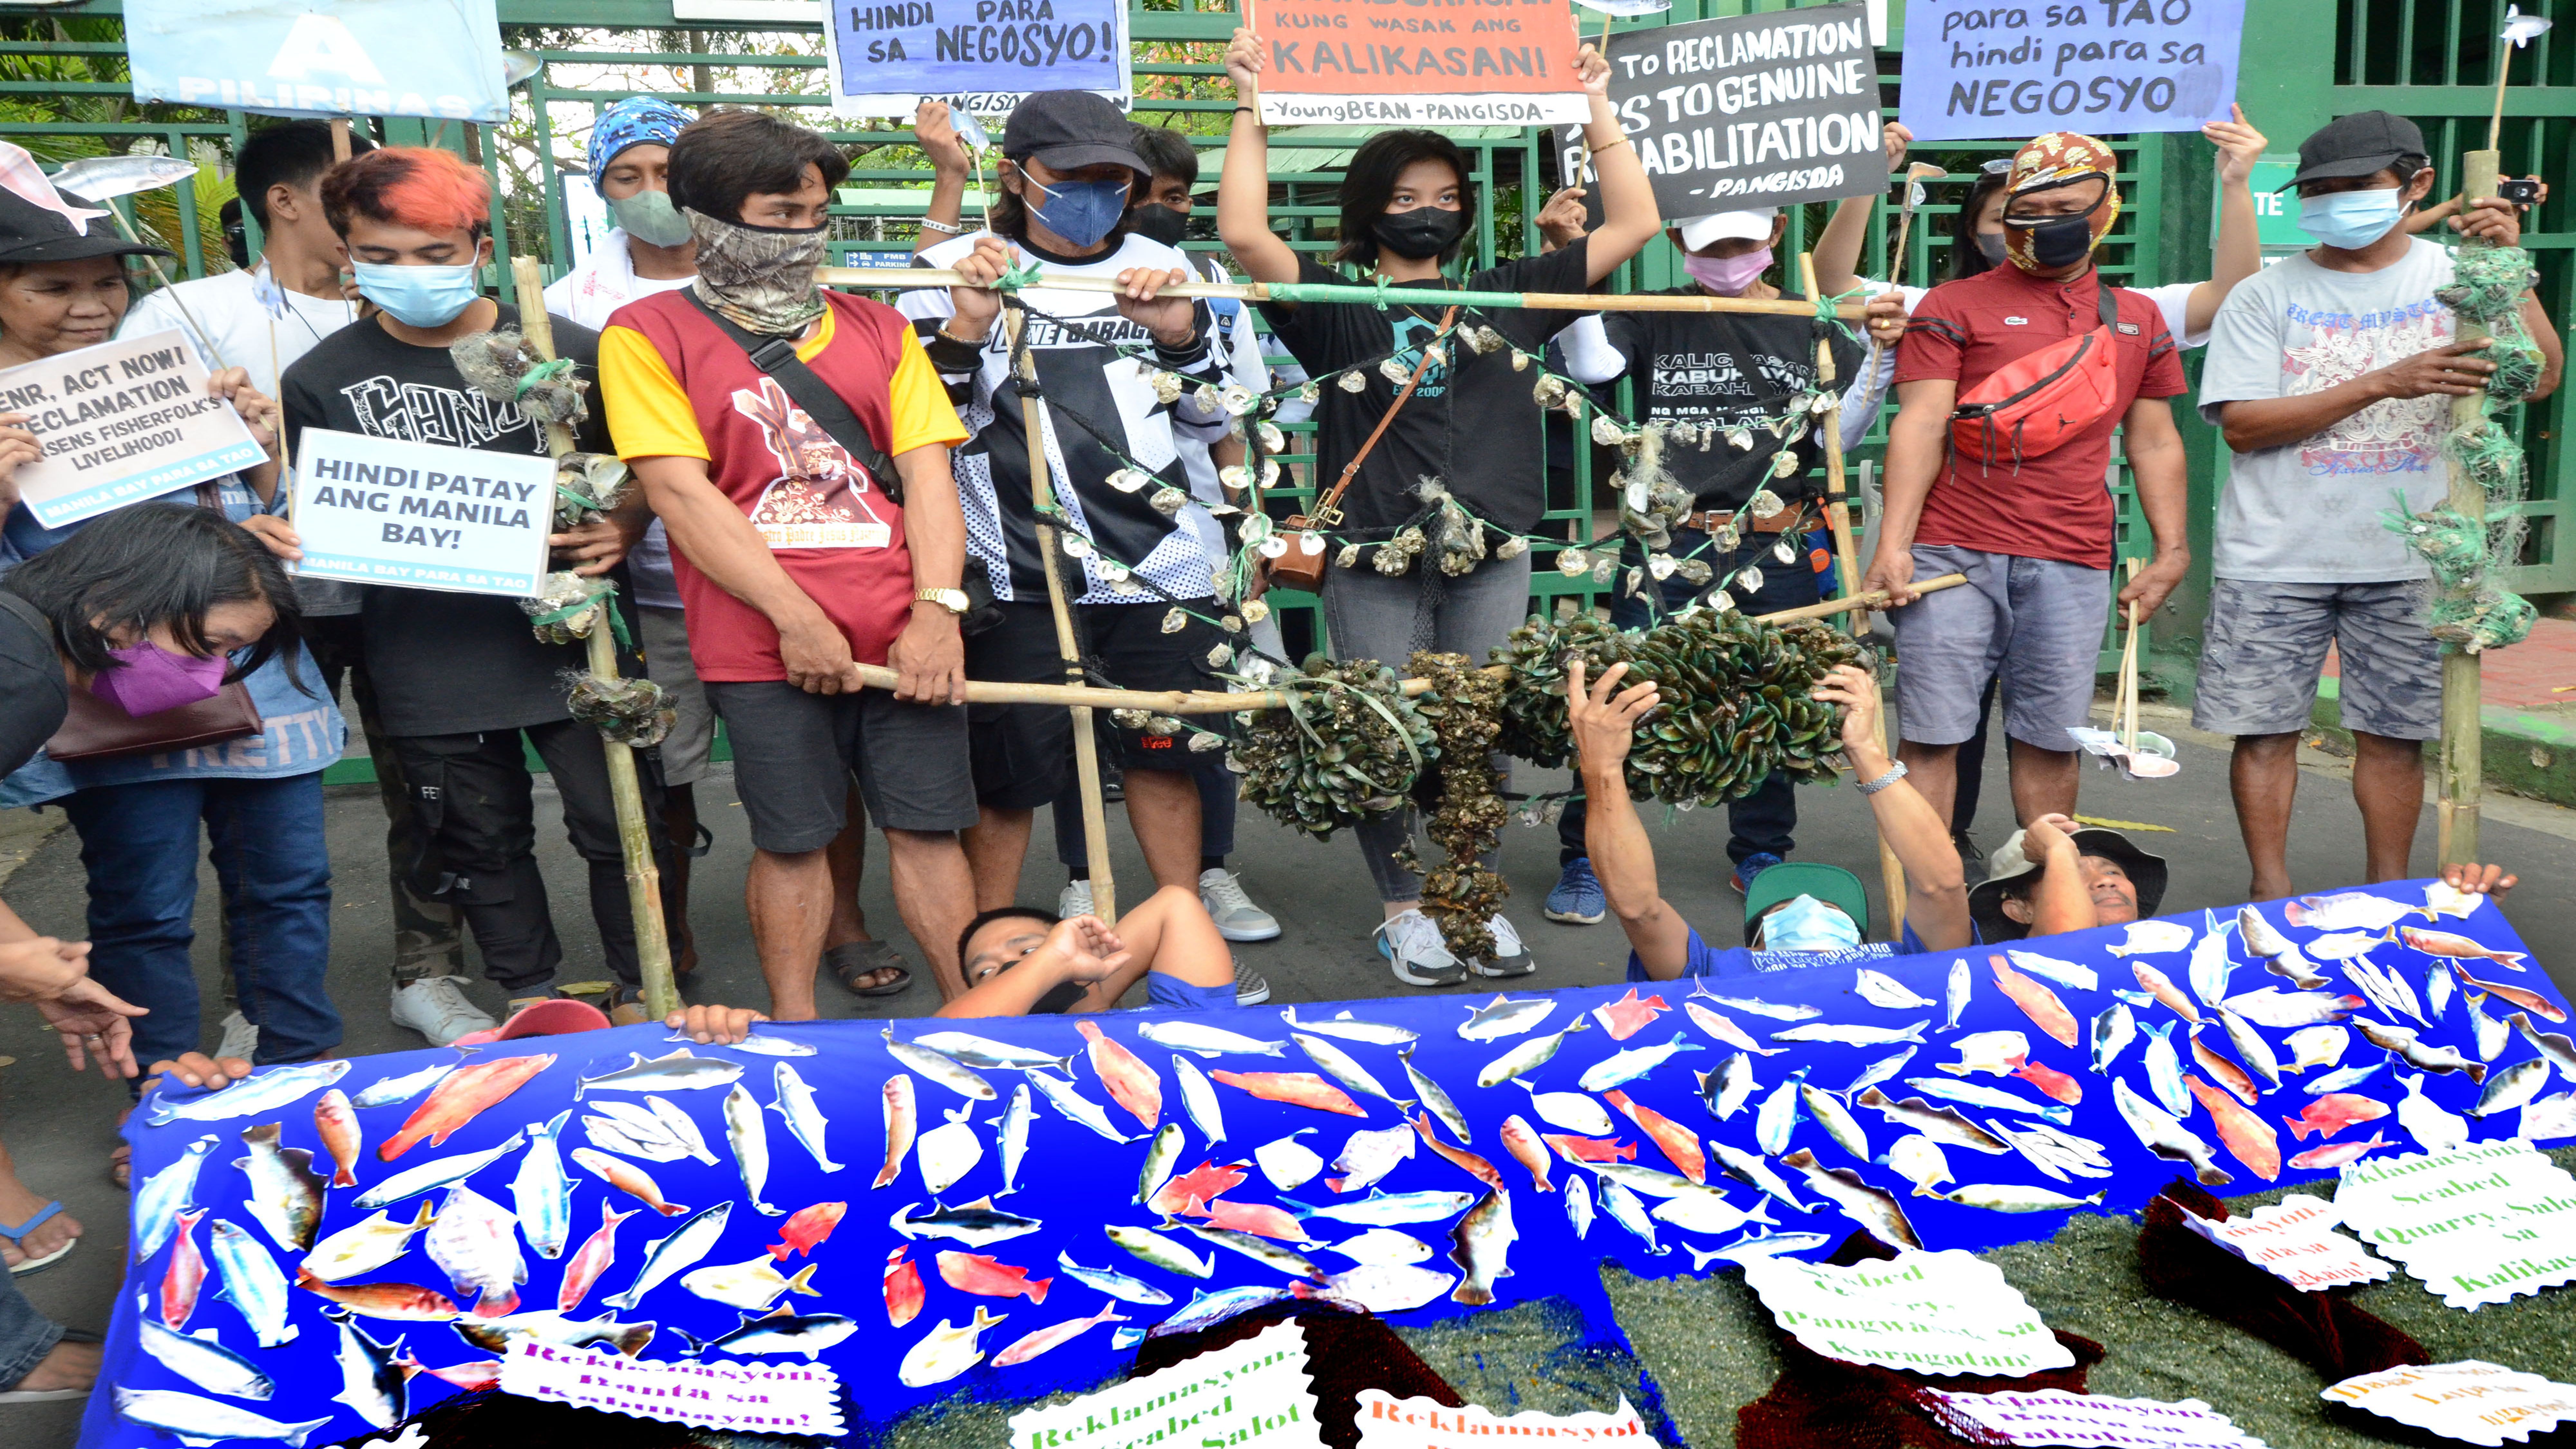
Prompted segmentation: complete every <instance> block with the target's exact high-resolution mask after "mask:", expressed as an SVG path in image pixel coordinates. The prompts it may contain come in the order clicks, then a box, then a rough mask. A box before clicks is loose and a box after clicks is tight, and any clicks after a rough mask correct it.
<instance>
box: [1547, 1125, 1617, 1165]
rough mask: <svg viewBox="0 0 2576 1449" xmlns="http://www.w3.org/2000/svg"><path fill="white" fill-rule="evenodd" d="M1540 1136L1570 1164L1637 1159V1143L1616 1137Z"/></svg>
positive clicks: (1548, 1134) (1559, 1133) (1556, 1134)
mask: <svg viewBox="0 0 2576 1449" xmlns="http://www.w3.org/2000/svg"><path fill="white" fill-rule="evenodd" d="M1539 1136H1540V1138H1541V1139H1543V1140H1544V1141H1545V1142H1546V1143H1547V1145H1548V1146H1550V1147H1553V1148H1555V1149H1556V1150H1557V1154H1558V1155H1559V1156H1561V1157H1563V1158H1564V1159H1565V1160H1566V1161H1568V1162H1617V1161H1619V1160H1621V1159H1622V1158H1625V1159H1627V1160H1629V1161H1631V1162H1633V1161H1635V1160H1636V1157H1637V1144H1636V1143H1634V1142H1622V1141H1620V1140H1619V1139H1618V1138H1616V1137H1575V1136H1570V1135H1568V1134H1566V1133H1563V1132H1542V1133H1540V1134H1539Z"/></svg>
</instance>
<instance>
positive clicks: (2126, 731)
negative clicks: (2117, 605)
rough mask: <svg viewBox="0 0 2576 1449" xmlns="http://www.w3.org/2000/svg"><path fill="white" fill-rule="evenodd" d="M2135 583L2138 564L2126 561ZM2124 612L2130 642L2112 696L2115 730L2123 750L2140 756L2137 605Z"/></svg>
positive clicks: (2131, 604) (2133, 602)
mask: <svg viewBox="0 0 2576 1449" xmlns="http://www.w3.org/2000/svg"><path fill="white" fill-rule="evenodd" d="M2123 562H2125V563H2126V564H2127V565H2128V571H2129V578H2130V580H2131V581H2132V582H2134V581H2136V579H2137V577H2138V561H2137V560H2136V559H2127V560H2124V561H2123ZM2122 612H2124V613H2126V614H2127V615H2128V616H2129V627H2128V629H2127V630H2126V631H2125V632H2126V633H2127V634H2128V638H2127V639H2126V640H2125V641H2124V642H2122V644H2121V646H2120V690H2119V693H2117V694H2115V695H2113V696H2112V699H2111V714H2112V726H2113V728H2115V729H2117V730H2119V732H2120V747H2121V748H2122V749H2125V750H2127V751H2128V752H2129V753H2130V754H2133V755H2134V754H2136V753H2137V752H2138V603H2137V601H2136V600H2135V599H2132V600H2130V601H2129V604H2128V607H2127V608H2126V609H2125V610H2123V611H2122Z"/></svg>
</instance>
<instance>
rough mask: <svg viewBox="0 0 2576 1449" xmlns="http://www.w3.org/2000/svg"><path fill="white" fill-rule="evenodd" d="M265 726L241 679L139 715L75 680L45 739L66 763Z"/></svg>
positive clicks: (187, 744) (164, 749)
mask: <svg viewBox="0 0 2576 1449" xmlns="http://www.w3.org/2000/svg"><path fill="white" fill-rule="evenodd" d="M266 728H268V725H267V723H266V722H265V721H263V720H262V719H261V718H260V717H259V706H258V705H256V704H253V703H251V698H250V688H249V686H247V685H245V684H243V683H241V682H240V681H239V680H235V681H233V682H232V683H230V684H227V685H225V686H224V687H223V689H222V691H221V692H219V693H217V694H216V695H215V697H214V698H212V699H201V700H198V701H197V702H196V703H194V704H183V705H180V706H178V707H176V708H174V709H164V710H156V711H155V712H153V713H151V714H147V715H141V716H136V715H130V714H127V713H126V712H125V711H124V710H122V709H119V708H117V707H116V706H115V705H113V704H110V703H108V702H107V701H106V700H103V699H101V698H99V697H98V696H97V695H95V694H92V693H90V692H89V689H88V688H87V687H86V686H84V685H78V684H75V685H73V686H72V694H71V711H70V713H68V714H66V715H64V716H63V727H62V728H61V729H59V730H56V731H54V737H53V738H52V739H50V740H47V741H45V754H46V755H47V757H49V758H51V759H55V760H60V761H64V762H66V763H68V762H70V761H73V760H117V759H123V758H125V757H126V756H128V755H158V754H166V753H168V752H170V751H173V750H189V749H195V748H197V747H198V746H200V745H216V744H221V743H223V742H224V741H226V740H237V739H240V738H241V737H242V736H244V735H255V734H258V733H260V732H261V731H262V730H265V729H266Z"/></svg>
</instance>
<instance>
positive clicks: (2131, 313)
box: [1896, 265, 2185, 569]
mask: <svg viewBox="0 0 2576 1449" xmlns="http://www.w3.org/2000/svg"><path fill="white" fill-rule="evenodd" d="M2100 275H2101V274H2100V271H2099V270H2098V269H2091V270H2087V271H2086V272H2085V273H2084V275H2082V276H2080V277H2077V278H2076V279H2074V280H2073V281H2071V282H2054V281H2049V280H2046V279H2044V278H2039V277H2033V276H2031V275H2030V274H2029V273H2027V272H2024V271H2023V270H2022V269H2021V268H2019V267H2015V266H2011V265H2005V266H2000V267H1996V268H1994V269H1993V270H1991V271H1988V272H1985V273H1982V274H1980V275H1978V276H1974V277H1970V278H1967V279H1966V280H1964V281H1957V282H1944V283H1942V284H1941V285H1940V286H1937V287H1934V288H1933V289H1932V290H1931V292H1930V293H1928V294H1927V295H1925V297H1924V298H1923V300H1922V302H1921V303H1920V304H1918V305H1917V306H1916V307H1915V309H1914V314H1913V316H1912V318H1911V319H1910V320H1908V321H1907V323H1906V326H1905V340H1904V341H1903V342H1901V343H1900V344H1898V346H1897V349H1896V384H1897V385H1898V386H1899V387H1902V386H1903V385H1905V384H1906V383H1909V382H1928V381H1934V380H1946V381H1950V382H1955V383H1957V384H1958V385H1959V392H1960V394H1961V395H1962V396H1964V395H1966V393H1967V391H1968V389H1970V388H1972V387H1975V386H1976V385H1977V384H1978V383H1979V382H1982V381H1984V380H1985V379H1986V378H1988V377H1990V376H1992V375H1993V374H1995V373H1996V372H1998V371H2000V370H2002V369H2003V368H2004V367H2005V366H2006V365H2007V364H2010V363H2012V362H2015V361H2018V360H2019V359H2021V358H2023V357H2025V356H2027V355H2029V354H2031V353H2033V352H2037V351H2038V350H2040V349H2041V348H2043V347H2046V346H2048V345H2049V344H2050V343H2053V342H2057V341H2060V340H2062V339H2064V338H2068V337H2073V336H2076V335H2078V334H2080V333H2085V332H2090V331H2092V330H2093V329H2094V328H2096V327H2099V326H2101V325H2102V313H2101V303H2100V292H2099V288H2100V285H2101V283H2100V281H2099V277H2100ZM2115 300H2116V302H2117V304H2118V306H2119V319H2120V320H2119V327H2118V333H2117V335H2116V336H2115V337H2114V338H2113V341H2114V342H2115V343H2116V344H2117V345H2118V354H2117V355H2118V358H2119V378H2120V382H2119V394H2118V398H2117V400H2116V402H2115V405H2114V406H2112V407H2111V408H2110V409H2109V410H2107V411H2105V412H2104V413H2103V414H2102V416H2101V417H2100V418H2099V419H2098V420H2096V421H2095V422H2094V424H2093V425H2092V426H2091V427H2089V428H2086V429H2085V430H2084V431H2083V432H2080V433H2078V434H2076V435H2075V436H2074V437H2072V438H2069V439H2067V440H2066V442H2065V443H2063V444H2062V445H2060V446H2059V447H2057V448H2055V449H2053V450H2052V451H2050V452H2047V453H2043V454H2041V455H2040V456H2038V457H2036V458H2023V459H2020V460H2018V461H2016V460H2015V459H2013V458H2011V457H2008V456H2007V457H2001V458H1997V459H1996V460H1995V461H1994V462H1992V463H1987V462H1984V461H1982V460H1980V459H1977V458H1973V457H1962V456H1960V454H1959V451H1958V450H1957V449H1956V448H1952V449H1949V450H1948V452H1947V455H1946V456H1945V457H1944V458H1943V460H1942V463H1941V472H1940V475H1939V476H1938V477H1936V478H1935V479H1933V482H1932V493H1931V496H1930V497H1928V498H1926V499H1925V500H1924V503H1923V520H1922V522H1921V524H1920V525H1919V526H1918V527H1917V528H1916V529H1915V532H1914V541H1915V542H1917V543H1922V544H1934V545H1948V546H1952V547H1957V548H1972V549H1976V550H1977V551H1979V552H1980V553H2006V554H2015V555H2018V556H2020V557H2023V558H2047V559H2060V560H2063V561H2065V562H2067V563H2074V564H2082V565H2084V566H2085V567H2087V568H2097V569H2107V568H2109V567H2110V566H2111V547H2112V537H2113V532H2114V519H2113V513H2112V506H2111V489H2110V485H2109V483H2108V481H2107V480H2108V478H2109V470H2110V466H2111V434H2112V432H2113V431H2114V430H2115V429H2117V428H2118V427H2119V426H2120V419H2121V418H2122V417H2123V416H2125V415H2126V414H2127V412H2128V410H2129V404H2130V403H2131V402H2132V401H2133V400H2135V399H2137V398H2142V397H2147V398H2165V397H2174V396H2176V395H2178V394H2180V393H2181V392H2182V391H2183V389H2184V387H2185V383H2184V381H2183V375H2182V355H2181V351H2180V349H2179V348H2177V347H2176V346H2175V344H2174V340H2173V338H2172V337H2171V336H2170V335H2168V334H2167V333H2166V331H2165V321H2164V313H2163V312H2162V311H2161V310H2160V309H2159V308H2158V307H2157V306H2156V304H2155V303H2154V301H2152V300H2151V299H2149V298H2148V297H2146V296H2145V295H2144V294H2142V293H2138V292H2133V291H2129V290H2127V289H2125V288H2119V289H2115Z"/></svg>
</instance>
